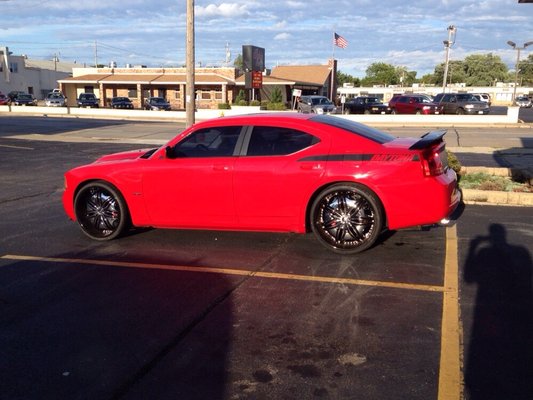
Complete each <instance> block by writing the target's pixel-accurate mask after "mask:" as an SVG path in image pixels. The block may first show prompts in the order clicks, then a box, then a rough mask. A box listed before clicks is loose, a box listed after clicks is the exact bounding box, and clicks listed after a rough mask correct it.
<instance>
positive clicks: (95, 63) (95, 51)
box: [94, 40, 98, 68]
mask: <svg viewBox="0 0 533 400" xmlns="http://www.w3.org/2000/svg"><path fill="white" fill-rule="evenodd" d="M94 68H98V44H97V42H96V40H95V41H94Z"/></svg>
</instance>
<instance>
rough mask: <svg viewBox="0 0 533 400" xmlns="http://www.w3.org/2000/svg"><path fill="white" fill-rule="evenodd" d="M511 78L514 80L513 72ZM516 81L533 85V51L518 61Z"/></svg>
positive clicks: (523, 84)
mask: <svg viewBox="0 0 533 400" xmlns="http://www.w3.org/2000/svg"><path fill="white" fill-rule="evenodd" d="M512 80H513V81H514V73H513V78H512ZM518 82H519V83H520V84H521V85H522V86H532V85H533V53H532V54H530V55H529V56H527V58H526V59H525V60H522V61H520V62H519V63H518Z"/></svg>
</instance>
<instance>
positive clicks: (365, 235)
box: [310, 183, 384, 254]
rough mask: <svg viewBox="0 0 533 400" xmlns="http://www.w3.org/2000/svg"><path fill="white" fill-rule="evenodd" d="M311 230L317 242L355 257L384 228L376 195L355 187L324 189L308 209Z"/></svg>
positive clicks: (381, 211)
mask: <svg viewBox="0 0 533 400" xmlns="http://www.w3.org/2000/svg"><path fill="white" fill-rule="evenodd" d="M310 221H311V230H312V231H313V233H314V234H315V236H316V238H317V239H318V241H319V242H320V243H321V244H322V245H324V246H325V247H327V248H328V249H330V250H332V251H333V252H335V253H339V254H355V253H359V252H361V251H364V250H366V249H368V248H369V247H371V246H372V245H373V244H374V243H375V242H376V240H377V239H378V237H379V235H380V234H381V231H382V230H383V226H384V212H383V208H382V206H381V202H380V201H379V199H378V198H377V197H376V195H375V194H374V193H373V192H371V191H370V190H369V189H367V188H366V187H364V186H361V185H357V184H350V183H344V184H336V185H333V186H330V187H328V188H326V189H324V190H323V191H322V192H321V193H320V194H319V195H318V196H317V197H316V199H315V200H314V201H313V204H312V206H311V214H310Z"/></svg>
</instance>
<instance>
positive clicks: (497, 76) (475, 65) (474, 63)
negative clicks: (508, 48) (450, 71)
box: [464, 53, 508, 86]
mask: <svg viewBox="0 0 533 400" xmlns="http://www.w3.org/2000/svg"><path fill="white" fill-rule="evenodd" d="M464 69H465V73H466V79H465V83H466V85H467V86H491V85H493V84H494V82H496V81H504V80H505V78H506V77H507V73H508V68H507V65H505V64H504V62H503V61H502V59H501V58H500V57H499V56H495V55H493V54H492V53H489V54H486V55H481V54H473V55H471V56H467V57H466V58H465V60H464Z"/></svg>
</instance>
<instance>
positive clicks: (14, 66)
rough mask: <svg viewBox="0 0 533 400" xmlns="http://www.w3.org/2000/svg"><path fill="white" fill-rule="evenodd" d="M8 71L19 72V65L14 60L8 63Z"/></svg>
mask: <svg viewBox="0 0 533 400" xmlns="http://www.w3.org/2000/svg"><path fill="white" fill-rule="evenodd" d="M9 71H10V72H14V73H17V72H19V65H18V63H16V62H10V63H9Z"/></svg>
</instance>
